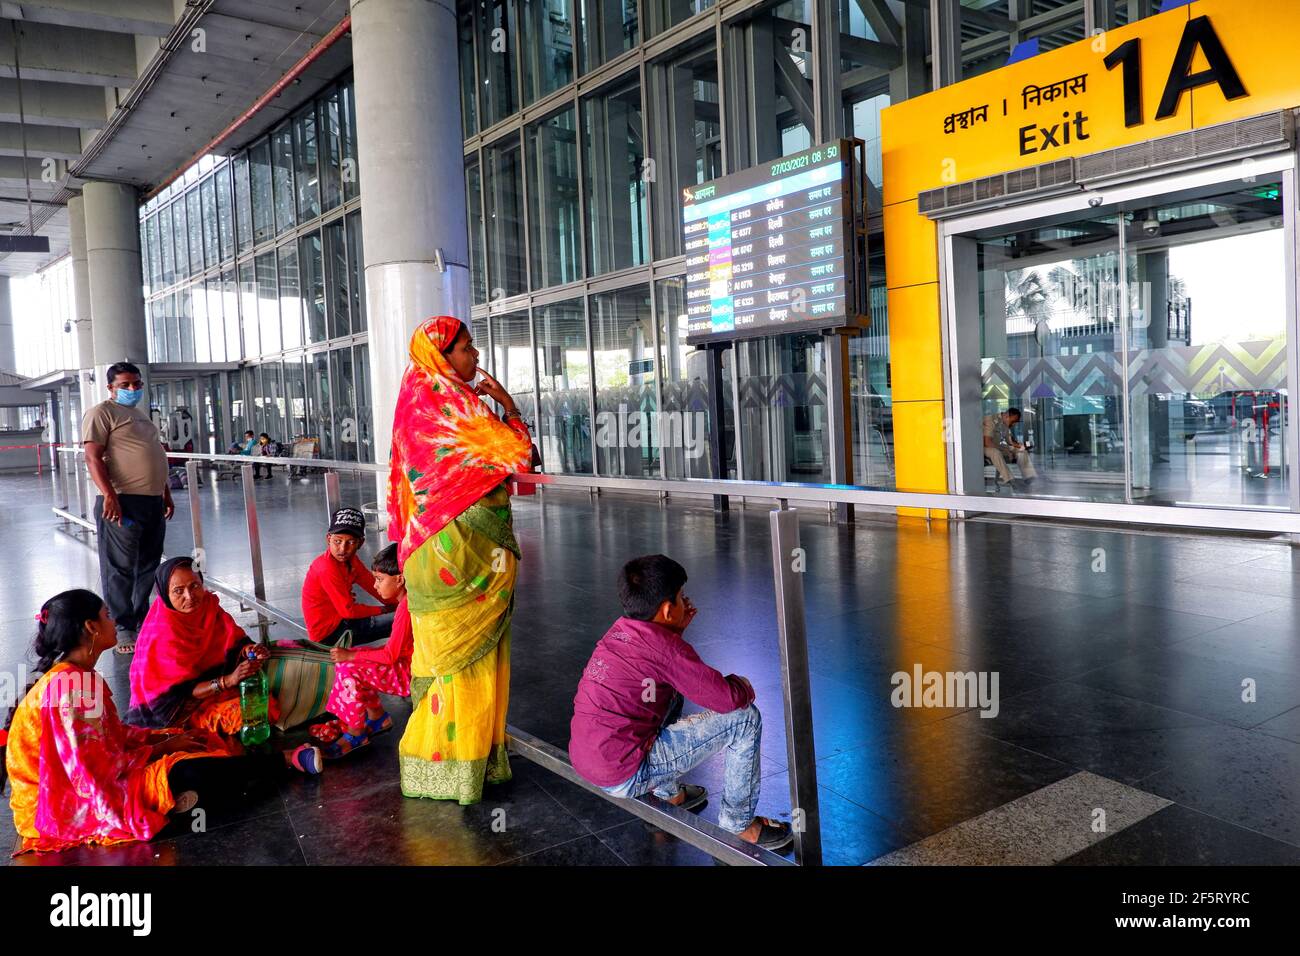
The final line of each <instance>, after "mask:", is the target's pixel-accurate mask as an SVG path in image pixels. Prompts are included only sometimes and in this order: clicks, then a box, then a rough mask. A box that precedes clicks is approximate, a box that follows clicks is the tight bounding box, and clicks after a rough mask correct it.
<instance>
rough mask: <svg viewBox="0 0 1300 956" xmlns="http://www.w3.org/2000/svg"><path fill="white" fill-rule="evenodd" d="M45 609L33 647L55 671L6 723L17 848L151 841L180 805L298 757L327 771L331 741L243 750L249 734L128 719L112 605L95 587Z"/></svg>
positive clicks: (298, 764) (300, 765)
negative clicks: (146, 725) (103, 661)
mask: <svg viewBox="0 0 1300 956" xmlns="http://www.w3.org/2000/svg"><path fill="white" fill-rule="evenodd" d="M36 619H37V621H38V629H37V633H36V640H35V641H34V643H33V645H32V648H33V651H34V653H35V654H36V656H37V658H38V663H37V669H38V670H40V671H43V672H44V673H43V674H42V676H41V677H40V678H39V679H38V680H37V681H36V682H35V683H34V684H33V685H32V687H31V688H30V689H29V690H28V691H27V693H26V694H25V695H24V696H23V699H22V701H21V703H19V704H18V706H17V707H15V708H13V710H11V711H10V714H9V719H8V721H7V723H6V738H7V739H6V745H5V748H4V750H5V753H4V766H5V770H6V772H7V774H8V778H9V782H10V784H11V785H12V786H11V790H10V797H9V805H10V807H11V809H12V810H13V818H14V829H15V830H17V831H18V836H19V838H20V839H19V843H18V847H17V848H16V850H15V854H14V855H15V856H17V855H18V854H21V853H27V852H30V851H53V850H63V849H67V848H69V847H73V846H79V845H81V844H86V843H100V844H105V845H109V844H117V843H125V842H129V841H132V840H148V839H151V838H153V837H154V836H155V835H156V834H157V833H158V831H160V830H161V829H162V828H163V827H164V826H165V825H166V824H167V819H168V815H169V814H177V813H184V812H188V811H189V810H191V809H193V807H194V806H195V805H197V804H198V803H199V802H200V800H201V799H202V800H205V801H206V800H207V795H208V794H209V793H216V792H218V791H220V790H224V789H226V788H227V787H229V786H231V785H232V784H236V783H243V782H245V781H248V780H255V779H259V778H263V777H265V776H267V775H269V774H278V773H280V772H282V771H283V770H285V769H286V768H287V767H293V768H295V769H297V770H301V771H303V772H304V773H319V772H320V770H321V767H322V764H321V758H320V751H319V749H318V748H316V747H313V746H310V745H306V744H304V745H303V746H301V747H299V748H297V749H296V750H294V751H293V752H291V753H284V754H248V755H240V754H239V745H238V744H237V743H233V742H227V741H224V740H222V739H221V738H220V737H218V736H217V735H215V734H210V733H206V732H203V731H196V732H192V733H182V732H177V731H175V730H174V729H168V730H146V729H142V728H138V727H128V726H126V725H125V724H123V723H122V721H121V720H120V719H119V717H118V715H117V708H116V707H115V706H114V704H113V694H112V692H111V691H110V690H109V688H108V685H107V683H106V682H105V681H104V678H103V676H102V675H100V674H98V673H97V672H96V671H95V665H96V663H97V662H98V660H99V657H100V655H101V654H103V653H104V652H105V651H107V650H109V649H111V648H112V647H113V646H114V644H116V642H117V637H116V634H115V632H114V624H113V617H112V615H111V614H110V613H109V611H108V606H107V605H106V604H105V603H104V601H103V600H102V599H101V598H100V597H99V595H97V594H95V593H94V592H93V591H85V590H80V589H78V590H72V591H64V592H62V593H61V594H56V595H55V596H54V597H52V598H50V599H49V600H48V601H46V602H45V604H44V605H43V606H42V607H41V611H40V613H39V614H38V615H37V618H36ZM0 783H3V781H2V780H0Z"/></svg>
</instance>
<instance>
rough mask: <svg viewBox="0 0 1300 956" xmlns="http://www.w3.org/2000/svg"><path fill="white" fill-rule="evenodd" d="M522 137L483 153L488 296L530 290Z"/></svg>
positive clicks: (499, 295) (507, 141)
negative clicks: (520, 140) (525, 230)
mask: <svg viewBox="0 0 1300 956" xmlns="http://www.w3.org/2000/svg"><path fill="white" fill-rule="evenodd" d="M519 152H520V151H519V137H518V136H517V135H515V136H509V137H507V138H505V139H503V140H501V141H499V142H496V143H493V144H492V145H491V146H489V147H487V148H486V149H484V150H483V163H484V166H485V167H486V172H487V175H486V176H485V178H484V188H485V190H486V196H485V198H486V200H487V221H486V225H487V253H488V278H489V281H490V282H491V286H492V288H491V291H490V293H489V297H490V298H493V299H496V298H500V297H501V296H512V295H518V294H519V293H521V292H526V291H528V276H527V272H526V269H527V265H526V263H525V261H524V196H523V166H522V163H521V157H520V155H519Z"/></svg>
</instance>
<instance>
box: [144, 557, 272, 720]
mask: <svg viewBox="0 0 1300 956" xmlns="http://www.w3.org/2000/svg"><path fill="white" fill-rule="evenodd" d="M156 584H157V587H158V596H157V597H156V598H154V602H153V605H152V606H151V607H150V608H149V616H148V617H146V618H145V621H144V626H143V627H142V628H141V629H140V638H139V641H138V642H137V644H136V652H135V660H133V661H132V662H131V709H130V710H128V711H127V712H126V722H127V723H128V724H135V725H137V726H140V727H182V726H183V727H190V728H194V729H198V730H210V731H215V732H216V733H220V734H228V735H230V734H237V733H238V732H239V728H240V726H241V724H242V722H243V719H242V716H241V714H240V710H239V682H240V681H242V680H243V679H244V678H245V677H249V676H251V675H253V674H255V673H257V672H258V670H260V669H261V667H262V664H263V662H264V661H265V660H266V659H267V658H268V657H270V656H271V652H270V651H269V650H267V648H266V646H265V645H264V644H257V643H254V642H253V640H252V639H251V638H250V637H249V636H248V635H247V634H245V633H244V630H243V628H241V627H240V626H239V625H238V624H236V623H235V619H234V618H232V617H231V616H230V615H229V614H228V613H227V612H226V610H225V608H223V607H222V606H221V601H220V600H219V599H218V598H217V596H216V594H214V593H213V592H211V591H209V590H208V589H207V588H205V587H204V586H203V575H202V573H201V572H199V571H198V570H197V569H196V568H195V567H194V562H193V561H192V560H191V559H190V558H185V557H181V558H172V559H171V560H170V561H168V562H166V563H165V564H164V565H163V566H162V567H160V568H159V569H158V574H157V575H156ZM250 652H251V653H252V654H253V655H254V656H253V658H252V659H249V658H248V657H247V654H248V653H250ZM268 711H269V716H270V719H271V720H272V721H275V720H276V719H278V717H279V707H278V705H277V704H276V702H275V699H274V698H271V700H270V701H269V702H268Z"/></svg>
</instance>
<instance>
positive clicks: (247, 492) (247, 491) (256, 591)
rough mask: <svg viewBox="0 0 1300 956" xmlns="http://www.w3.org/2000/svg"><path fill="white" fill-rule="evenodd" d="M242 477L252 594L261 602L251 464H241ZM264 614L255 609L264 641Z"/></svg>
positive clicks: (258, 534)
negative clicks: (251, 571) (251, 572)
mask: <svg viewBox="0 0 1300 956" xmlns="http://www.w3.org/2000/svg"><path fill="white" fill-rule="evenodd" d="M240 471H241V473H242V475H243V479H244V517H245V519H246V520H247V521H248V556H249V560H250V562H251V564H252V567H253V596H254V597H256V598H257V600H258V601H260V602H262V603H263V604H265V603H266V576H265V575H264V574H263V572H262V533H261V531H260V530H259V529H258V526H257V490H256V489H257V485H256V484H255V483H254V480H253V466H252V465H241V466H240ZM268 623H269V622H268V621H267V617H266V614H265V613H263V611H262V609H261V608H260V607H259V608H258V609H257V624H258V627H260V628H261V630H262V640H263V642H265V641H266V638H267V633H266V628H267V624H268Z"/></svg>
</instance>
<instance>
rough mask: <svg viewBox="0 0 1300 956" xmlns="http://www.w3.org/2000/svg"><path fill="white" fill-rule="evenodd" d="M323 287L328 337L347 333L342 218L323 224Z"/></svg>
mask: <svg viewBox="0 0 1300 956" xmlns="http://www.w3.org/2000/svg"><path fill="white" fill-rule="evenodd" d="M324 278H325V287H326V289H328V290H329V325H328V329H329V337H330V338H337V337H339V336H341V335H348V334H349V333H350V332H351V331H352V329H351V323H350V320H349V315H350V309H351V305H350V300H349V298H348V250H347V243H346V241H345V238H344V235H343V220H342V219H335V220H334V221H333V222H330V223H327V224H326V225H325V272H324Z"/></svg>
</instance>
